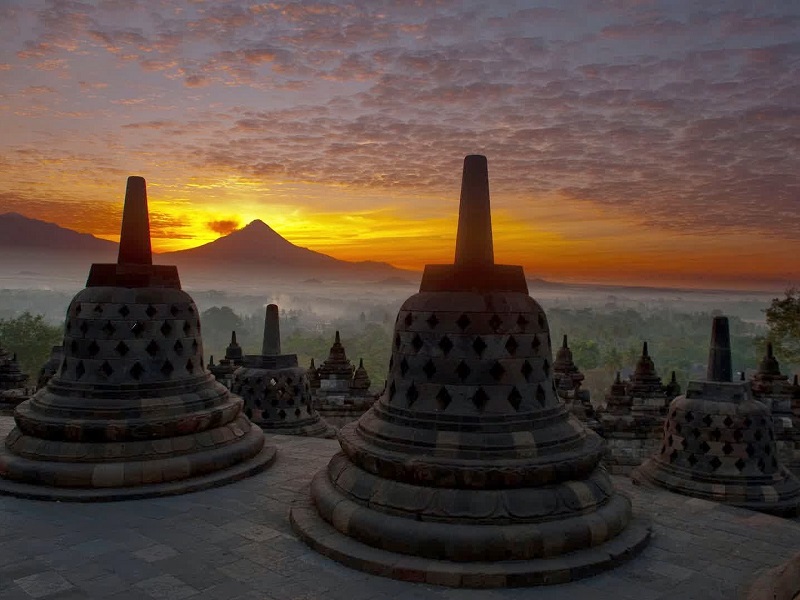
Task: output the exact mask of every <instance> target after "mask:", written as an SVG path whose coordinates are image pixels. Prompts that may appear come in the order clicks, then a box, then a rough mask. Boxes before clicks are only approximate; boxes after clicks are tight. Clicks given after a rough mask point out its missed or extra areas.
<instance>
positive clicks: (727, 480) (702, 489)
mask: <svg viewBox="0 0 800 600" xmlns="http://www.w3.org/2000/svg"><path fill="white" fill-rule="evenodd" d="M784 474H785V475H786V477H784V478H783V479H782V480H780V481H778V482H776V483H773V484H772V485H765V484H764V483H763V482H758V481H757V480H755V481H754V482H751V483H748V482H747V481H746V478H745V477H742V478H739V479H735V478H732V477H716V478H714V477H708V476H702V475H701V474H698V473H693V472H689V471H687V470H686V469H681V468H680V467H676V466H673V465H666V464H664V463H662V462H661V461H658V460H656V459H653V458H651V459H649V460H647V461H645V462H644V463H642V465H641V466H639V467H638V468H637V469H635V470H634V471H633V473H631V479H632V480H633V482H634V483H635V484H637V485H644V486H648V487H658V488H662V489H665V490H668V491H670V492H674V493H676V494H682V495H684V496H691V497H693V498H701V499H703V500H710V501H712V502H720V503H722V504H729V505H730V506H736V507H738V508H746V509H749V510H756V511H759V512H764V513H769V514H773V515H777V516H780V517H795V516H798V515H800V482H798V481H797V479H796V478H795V477H794V476H793V475H790V473H789V472H788V471H784Z"/></svg>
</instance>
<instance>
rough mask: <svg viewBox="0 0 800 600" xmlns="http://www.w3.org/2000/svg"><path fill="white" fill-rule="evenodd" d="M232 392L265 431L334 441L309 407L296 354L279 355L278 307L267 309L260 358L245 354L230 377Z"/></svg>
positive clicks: (305, 377) (307, 387)
mask: <svg viewBox="0 0 800 600" xmlns="http://www.w3.org/2000/svg"><path fill="white" fill-rule="evenodd" d="M231 389H232V391H233V392H234V393H235V394H238V395H239V396H241V397H242V398H243V399H244V406H245V413H246V414H247V416H248V417H250V418H251V419H252V420H253V422H254V423H256V424H257V425H259V426H260V427H261V428H262V429H264V430H265V431H269V432H271V433H280V434H283V435H306V436H313V437H333V435H334V431H333V429H332V428H331V427H329V426H328V424H327V423H326V422H325V421H324V420H323V419H321V418H320V416H319V413H318V412H317V411H316V410H315V409H314V407H313V406H312V398H311V385H310V383H309V380H308V375H307V373H306V370H305V369H303V368H301V367H299V366H298V365H297V355H296V354H281V334H280V322H279V313H278V306H277V305H276V304H270V305H268V306H267V311H266V317H265V319H264V341H263V344H262V346H261V354H247V355H245V356H244V357H243V359H242V366H241V367H240V368H238V369H237V370H236V372H235V373H234V375H233V385H232V388H231Z"/></svg>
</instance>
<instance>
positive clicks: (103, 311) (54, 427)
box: [0, 177, 275, 501]
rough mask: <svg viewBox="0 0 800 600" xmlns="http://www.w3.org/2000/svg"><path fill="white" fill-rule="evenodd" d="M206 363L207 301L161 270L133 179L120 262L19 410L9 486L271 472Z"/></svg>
mask: <svg viewBox="0 0 800 600" xmlns="http://www.w3.org/2000/svg"><path fill="white" fill-rule="evenodd" d="M242 404H243V403H242V399H241V398H238V397H236V396H233V395H231V394H230V393H229V392H228V390H227V389H225V387H224V386H222V385H221V384H219V383H217V382H216V381H215V380H214V378H213V377H212V376H211V375H210V374H209V373H208V372H207V371H206V370H205V369H204V367H203V341H202V338H201V335H200V320H199V318H198V311H197V307H196V306H195V304H194V302H193V301H192V299H191V298H190V297H189V295H188V294H187V293H186V292H184V291H182V290H181V284H180V279H179V278H178V270H177V268H176V267H174V266H165V265H153V264H152V259H151V253H150V228H149V219H148V211H147V193H146V189H145V181H144V179H142V178H141V177H130V178H128V185H127V190H126V194H125V208H124V212H123V219H122V234H121V236H120V247H119V258H118V262H117V263H116V264H94V265H92V268H91V270H90V272H89V278H88V281H87V283H86V288H85V289H84V290H82V291H80V292H78V294H77V295H76V296H75V297H74V298H73V300H72V302H71V303H70V305H69V308H68V309H67V316H66V322H65V326H64V347H63V360H62V362H61V365H60V367H59V369H58V371H57V372H56V374H55V375H54V376H53V377H52V378H51V379H50V381H49V382H48V383H47V385H46V387H44V388H43V389H41V390H39V391H38V392H37V393H36V394H35V395H34V397H33V398H31V399H30V400H28V401H26V402H23V403H22V404H20V405H19V406H18V407H17V408H16V410H15V412H14V420H15V422H16V427H15V428H14V429H13V430H12V431H11V433H10V434H9V435H8V437H7V438H6V440H5V444H4V446H3V447H2V449H0V492H4V493H9V494H14V495H20V496H25V497H31V498H43V499H58V500H77V501H92V500H122V499H129V498H141V497H148V496H161V495H167V494H178V493H183V492H189V491H193V490H197V489H202V488H207V487H210V486H214V485H222V484H224V483H228V482H230V481H234V480H236V479H241V478H242V477H246V476H248V475H251V474H253V473H256V472H258V471H261V470H263V469H264V468H266V467H267V466H268V465H269V464H270V463H271V462H272V460H273V459H274V457H275V448H274V447H267V446H265V445H264V433H263V432H262V431H261V429H259V428H258V427H253V426H252V425H251V423H250V421H249V420H248V419H247V417H245V415H244V414H243V413H242Z"/></svg>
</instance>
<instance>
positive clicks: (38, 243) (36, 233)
mask: <svg viewBox="0 0 800 600" xmlns="http://www.w3.org/2000/svg"><path fill="white" fill-rule="evenodd" d="M0 247H3V249H4V251H5V249H19V250H25V249H41V250H55V251H59V252H76V253H82V252H98V253H100V254H102V255H103V256H107V255H112V254H114V253H116V251H117V244H116V243H114V242H109V241H108V240H101V239H100V238H96V237H94V236H93V235H90V234H88V233H78V232H77V231H73V230H72V229H66V228H64V227H61V226H59V225H56V224H55V223H48V222H47V221H40V220H39V219H30V218H28V217H25V216H23V215H21V214H19V213H14V212H9V213H3V214H1V215H0Z"/></svg>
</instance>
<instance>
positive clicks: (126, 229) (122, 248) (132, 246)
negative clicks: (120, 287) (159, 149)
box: [117, 176, 153, 265]
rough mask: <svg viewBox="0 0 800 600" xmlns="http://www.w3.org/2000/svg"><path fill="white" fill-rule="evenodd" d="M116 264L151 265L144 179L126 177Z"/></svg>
mask: <svg viewBox="0 0 800 600" xmlns="http://www.w3.org/2000/svg"><path fill="white" fill-rule="evenodd" d="M117 264H120V265H152V264H153V255H152V252H151V250H150V219H149V217H148V213H147V186H146V184H145V180H144V177H136V176H131V177H128V185H127V187H126V188H125V207H124V208H123V212H122V231H121V232H120V236H119V255H118V257H117Z"/></svg>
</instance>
